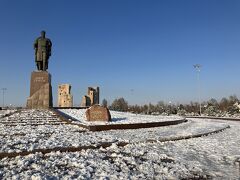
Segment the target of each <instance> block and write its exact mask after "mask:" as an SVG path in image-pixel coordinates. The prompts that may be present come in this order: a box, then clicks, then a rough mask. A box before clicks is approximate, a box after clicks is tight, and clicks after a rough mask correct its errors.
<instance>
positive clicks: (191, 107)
mask: <svg viewBox="0 0 240 180" xmlns="http://www.w3.org/2000/svg"><path fill="white" fill-rule="evenodd" d="M238 103H239V99H238V98H237V96H235V95H232V96H229V97H228V98H226V97H224V98H222V99H221V100H220V101H217V100H216V99H214V98H212V99H210V100H209V101H205V102H202V104H201V106H202V112H203V113H204V114H207V115H214V114H216V113H222V112H225V113H229V114H234V113H238V112H239V107H240V106H238ZM102 105H103V106H105V107H108V108H109V109H110V110H115V111H123V112H127V111H128V112H133V113H137V114H187V113H194V114H199V103H197V102H190V103H189V104H169V103H165V102H163V101H159V102H158V103H157V104H151V103H149V104H145V105H137V104H136V105H129V104H128V102H127V101H126V100H125V99H124V98H123V97H122V98H117V99H115V100H114V101H113V102H112V104H111V105H108V102H107V100H106V99H104V100H103V102H102Z"/></svg>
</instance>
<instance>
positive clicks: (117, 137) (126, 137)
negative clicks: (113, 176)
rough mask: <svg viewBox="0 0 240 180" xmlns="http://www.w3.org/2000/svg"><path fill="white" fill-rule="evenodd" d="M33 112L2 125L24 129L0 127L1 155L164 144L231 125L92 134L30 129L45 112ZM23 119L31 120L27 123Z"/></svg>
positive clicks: (198, 124) (74, 129)
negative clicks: (153, 142)
mask: <svg viewBox="0 0 240 180" xmlns="http://www.w3.org/2000/svg"><path fill="white" fill-rule="evenodd" d="M31 113H32V115H31ZM31 113H29V111H24V112H22V113H21V114H19V115H20V116H19V117H20V118H19V119H18V118H17V117H18V114H14V115H12V116H10V117H7V118H2V120H1V121H0V122H6V121H11V119H14V120H15V123H16V122H17V121H18V120H19V122H21V123H22V121H24V122H25V123H24V126H22V124H19V125H18V126H16V127H11V126H10V127H7V128H6V125H5V124H0V132H1V133H0V137H1V141H0V152H8V153H11V152H21V151H26V150H27V151H29V150H31V151H32V150H34V149H48V148H51V149H52V148H55V147H69V146H73V147H79V146H90V145H99V144H101V143H113V142H116V143H117V142H130V143H136V142H145V141H147V140H160V141H161V140H166V139H174V138H178V137H180V136H181V137H182V136H183V137H184V136H185V137H186V136H191V135H195V134H199V133H207V132H212V131H215V130H218V129H221V128H225V127H227V126H228V125H227V124H226V123H212V122H204V121H195V120H190V121H189V122H186V123H182V124H179V125H173V126H164V127H156V128H147V129H135V130H111V131H101V132H91V131H87V130H84V129H83V128H80V127H78V126H77V125H71V124H61V125H54V124H49V121H46V122H47V124H45V125H38V126H31V124H32V121H35V120H34V117H37V114H39V117H43V115H42V112H38V111H35V112H33V111H31ZM51 113H52V112H51ZM51 113H50V114H46V115H45V116H46V117H48V119H49V116H50V115H51ZM153 118H155V116H153ZM24 119H28V121H27V120H24ZM55 121H57V119H55V120H54V122H55ZM58 121H59V120H58ZM26 123H29V125H26ZM34 124H35V123H34ZM86 131H87V132H86Z"/></svg>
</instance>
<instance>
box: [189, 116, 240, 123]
mask: <svg viewBox="0 0 240 180" xmlns="http://www.w3.org/2000/svg"><path fill="white" fill-rule="evenodd" d="M185 118H200V119H217V120H225V121H227V120H228V121H239V122H240V118H232V117H215V116H185Z"/></svg>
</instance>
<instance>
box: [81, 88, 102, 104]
mask: <svg viewBox="0 0 240 180" xmlns="http://www.w3.org/2000/svg"><path fill="white" fill-rule="evenodd" d="M99 94H100V92H99V87H95V88H93V87H88V94H87V95H85V96H83V97H82V102H81V106H92V105H94V104H99Z"/></svg>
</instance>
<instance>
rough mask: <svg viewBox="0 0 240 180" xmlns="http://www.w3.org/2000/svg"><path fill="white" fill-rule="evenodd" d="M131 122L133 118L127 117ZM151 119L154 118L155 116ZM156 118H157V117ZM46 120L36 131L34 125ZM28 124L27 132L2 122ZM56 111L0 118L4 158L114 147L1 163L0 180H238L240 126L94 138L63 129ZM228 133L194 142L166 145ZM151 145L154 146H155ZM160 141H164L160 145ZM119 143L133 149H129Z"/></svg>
mask: <svg viewBox="0 0 240 180" xmlns="http://www.w3.org/2000/svg"><path fill="white" fill-rule="evenodd" d="M126 116H128V115H126ZM149 117H150V116H149ZM153 118H155V116H153ZM36 119H38V120H39V121H43V122H44V120H46V123H45V125H37V126H32V125H31V124H32V121H34V122H35V121H36ZM7 121H9V122H11V121H14V123H15V124H17V122H22V121H24V122H25V123H24V126H23V125H22V124H21V123H20V124H19V125H18V126H8V125H7V124H2V122H4V123H5V122H7ZM52 121H54V122H61V120H60V119H58V117H57V116H55V115H54V113H52V112H50V111H35V110H26V111H22V112H21V113H16V114H14V115H12V116H10V117H7V118H0V153H4V152H5V153H11V152H22V151H32V150H34V149H52V148H55V147H66V148H67V147H81V146H97V145H99V144H101V143H104V142H108V143H112V145H111V146H110V147H107V148H100V149H87V150H81V151H77V152H62V153H61V152H51V153H48V154H45V155H44V154H42V153H35V154H30V155H27V156H17V157H14V158H7V157H6V158H3V159H0V179H71V178H72V179H109V178H110V179H154V178H155V179H189V178H195V179H197V178H198V179H204V178H205V179H206V178H215V179H237V178H238V177H239V172H238V164H237V163H236V162H235V161H236V160H237V159H238V158H240V148H239V145H240V136H239V131H240V123H239V122H232V121H222V120H221V121H218V120H210V119H189V121H188V122H186V123H182V124H178V125H173V126H166V127H157V128H146V129H135V130H111V131H101V132H90V131H87V130H85V129H83V128H80V127H79V126H77V125H71V124H60V125H54V124H52ZM228 125H230V126H231V128H227V129H225V130H224V131H222V132H219V133H216V134H211V135H209V136H204V137H201V138H193V139H188V140H179V141H168V142H160V141H162V140H166V139H168V140H169V139H174V138H178V137H184V136H189V135H196V134H199V133H206V132H211V131H215V130H218V129H221V128H225V127H227V126H228ZM149 140H150V141H151V140H154V141H152V143H149ZM156 140H158V141H157V142H156ZM119 142H127V143H130V144H128V145H126V146H124V147H121V146H119Z"/></svg>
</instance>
